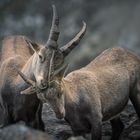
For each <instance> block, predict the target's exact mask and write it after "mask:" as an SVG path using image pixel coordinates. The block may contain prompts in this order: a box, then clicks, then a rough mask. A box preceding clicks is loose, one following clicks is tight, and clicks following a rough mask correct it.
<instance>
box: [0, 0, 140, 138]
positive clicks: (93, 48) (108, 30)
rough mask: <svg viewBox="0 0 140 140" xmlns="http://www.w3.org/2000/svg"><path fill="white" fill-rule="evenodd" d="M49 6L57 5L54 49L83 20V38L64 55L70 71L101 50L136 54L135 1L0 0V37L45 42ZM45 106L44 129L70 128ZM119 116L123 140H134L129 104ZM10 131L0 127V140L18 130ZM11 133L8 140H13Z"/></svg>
mask: <svg viewBox="0 0 140 140" xmlns="http://www.w3.org/2000/svg"><path fill="white" fill-rule="evenodd" d="M52 4H55V5H56V7H57V10H58V13H59V17H60V32H61V33H60V38H59V47H61V46H63V45H65V44H66V43H67V42H69V41H70V40H71V39H72V38H73V37H74V36H75V34H76V33H77V32H79V30H80V29H81V28H82V21H83V20H84V21H85V22H86V23H87V32H86V34H85V36H84V38H83V39H82V41H81V42H80V44H79V45H78V46H77V47H76V49H74V50H73V51H72V53H71V54H70V55H69V56H68V58H67V61H68V62H69V63H70V65H69V71H72V70H74V69H77V68H80V67H82V66H85V65H86V64H88V63H89V62H90V61H91V60H93V59H94V58H95V57H96V56H97V55H98V54H100V53H101V52H102V51H103V50H105V49H107V48H110V47H114V46H115V47H116V46H122V47H126V48H129V49H131V50H132V51H134V52H135V53H136V54H137V55H140V0H0V41H2V40H3V38H4V37H6V36H9V35H25V36H27V37H28V38H30V39H31V40H32V41H35V42H38V43H42V44H45V43H46V41H47V38H48V34H49V30H50V27H51V21H52V7H51V5H52ZM48 108H49V107H48ZM49 109H50V108H49ZM49 109H44V112H43V114H44V115H43V116H44V122H45V124H46V131H47V132H48V133H51V134H55V135H62V133H59V132H62V131H63V130H69V129H70V128H68V129H67V127H66V126H65V124H64V123H62V122H59V121H58V120H56V118H55V115H54V114H53V112H51V111H52V110H51V111H50V110H49ZM52 114H53V115H52ZM52 116H53V117H52ZM121 117H122V120H123V121H124V123H125V126H126V128H127V129H126V132H127V133H126V132H125V133H124V134H123V138H122V140H132V139H133V140H138V139H139V138H137V137H138V136H139V132H140V125H139V123H137V122H136V123H135V124H136V125H133V127H132V124H134V123H133V122H135V121H137V116H136V113H135V111H134V109H133V107H132V106H131V105H130V104H129V105H128V106H127V108H126V109H125V111H124V112H123V113H122V116H121ZM54 120H55V121H54ZM135 126H136V127H135ZM103 127H104V129H103V135H104V137H106V138H104V140H108V139H109V137H110V135H111V128H110V125H109V124H108V123H105V125H104V126H103ZM17 128H18V127H17ZM128 128H130V129H128ZM10 130H12V131H9V128H8V129H7V128H6V131H4V133H3V132H2V131H1V130H0V140H4V139H3V137H2V136H7V131H8V132H11V133H9V137H8V138H9V139H11V135H12V136H14V135H15V132H18V131H16V129H13V127H11V129H10ZM18 130H19V131H20V129H18ZM22 130H23V129H22ZM131 130H135V131H132V132H131ZM13 131H14V132H13ZM1 133H2V134H1ZM10 134H11V135H10ZM13 134H14V135H13ZM18 134H20V133H19V132H18ZM128 135H129V136H128ZM21 136H22V134H21ZM15 137H16V138H15V139H14V138H13V140H17V138H18V137H17V135H15ZM134 137H135V138H134ZM139 137H140V136H139ZM8 138H7V139H6V140H9V139H8ZM24 140H25V139H24ZM34 140H36V139H34ZM41 140H44V139H41ZM72 140H81V139H72ZM82 140H83V139H82Z"/></svg>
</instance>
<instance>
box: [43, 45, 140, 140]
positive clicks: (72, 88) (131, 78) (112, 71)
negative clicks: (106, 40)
mask: <svg viewBox="0 0 140 140" xmlns="http://www.w3.org/2000/svg"><path fill="white" fill-rule="evenodd" d="M63 70H64V69H62V70H61V71H59V72H58V73H57V74H56V75H55V76H54V78H53V80H54V82H53V83H52V85H50V87H49V88H48V90H47V91H46V93H45V92H44V96H45V98H46V101H48V102H50V104H51V105H52V107H53V109H54V111H55V113H56V116H57V117H58V118H63V117H64V118H65V119H66V120H67V121H68V122H69V124H70V125H71V128H72V130H73V132H74V134H75V135H84V134H86V133H90V132H91V134H92V140H101V130H102V121H107V120H110V121H111V124H112V129H113V134H112V140H117V139H118V138H119V136H120V133H121V131H122V129H123V124H122V122H121V120H120V118H119V113H121V111H122V110H123V109H124V107H125V106H126V104H127V102H128V100H129V98H130V100H131V101H132V103H133V105H134V108H135V110H136V112H137V114H138V116H139V118H140V59H139V58H138V57H137V56H135V55H134V54H133V53H131V52H130V51H128V50H127V49H123V48H112V49H108V50H106V51H105V52H103V53H102V54H101V55H99V56H98V57H97V58H96V59H95V60H93V61H92V62H91V63H90V64H88V65H87V66H86V67H84V68H82V69H79V70H76V71H73V72H71V73H69V74H68V75H67V76H66V77H65V78H63ZM42 95H43V94H42ZM115 130H116V131H115Z"/></svg>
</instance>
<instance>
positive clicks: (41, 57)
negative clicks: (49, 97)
mask: <svg viewBox="0 0 140 140" xmlns="http://www.w3.org/2000/svg"><path fill="white" fill-rule="evenodd" d="M58 25H59V18H58V15H57V12H56V8H55V6H53V21H52V27H51V30H50V35H49V39H48V41H47V43H46V45H45V46H43V47H40V49H39V50H35V49H34V47H33V45H32V44H31V43H30V42H29V41H27V43H28V44H29V46H30V47H31V48H32V49H33V50H34V51H35V52H36V53H35V54H34V57H33V62H34V63H33V70H34V73H33V74H34V78H35V82H34V81H31V80H30V79H28V78H27V77H26V76H25V75H24V74H23V73H21V72H19V71H18V73H19V74H20V76H21V77H22V78H23V79H24V80H25V81H26V82H27V83H28V84H30V85H31V87H29V88H28V89H26V90H25V91H23V92H22V94H30V93H36V92H35V91H37V92H41V90H44V89H46V88H47V87H49V85H50V82H51V79H50V78H51V77H52V76H51V75H52V74H53V73H54V72H55V71H57V70H58V69H59V68H60V67H61V66H62V65H63V62H64V58H65V57H66V56H67V55H68V54H69V53H70V51H71V50H72V49H73V48H75V47H76V46H77V45H78V43H79V42H80V40H81V39H82V37H83V36H84V34H85V31H86V24H85V23H84V22H83V28H82V29H81V31H80V32H79V33H78V34H77V35H76V36H75V37H74V38H73V39H72V40H71V41H70V42H69V43H68V44H66V45H65V46H63V47H61V48H58V44H57V40H58V37H59V29H58Z"/></svg>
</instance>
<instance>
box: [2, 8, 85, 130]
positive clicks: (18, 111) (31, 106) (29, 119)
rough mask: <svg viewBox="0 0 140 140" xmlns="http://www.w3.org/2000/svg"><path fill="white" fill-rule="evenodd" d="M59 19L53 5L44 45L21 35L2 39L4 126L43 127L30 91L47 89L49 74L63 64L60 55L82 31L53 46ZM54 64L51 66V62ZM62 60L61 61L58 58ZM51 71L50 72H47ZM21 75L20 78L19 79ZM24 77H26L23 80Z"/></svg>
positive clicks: (76, 40) (64, 54)
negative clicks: (19, 124) (50, 22)
mask: <svg viewBox="0 0 140 140" xmlns="http://www.w3.org/2000/svg"><path fill="white" fill-rule="evenodd" d="M58 25H59V18H58V15H57V12H56V8H55V6H53V21H52V27H51V30H50V35H49V39H48V41H47V43H46V44H45V45H38V44H36V43H34V42H31V41H30V40H29V39H27V38H26V37H23V36H12V37H9V38H6V39H5V40H4V41H3V46H2V52H1V54H2V56H1V67H0V77H1V79H0V97H1V98H0V103H1V106H2V108H3V115H4V122H3V125H4V126H5V125H8V124H11V123H15V122H18V121H25V123H26V124H27V125H29V126H32V127H34V128H40V129H44V125H43V122H42V119H41V110H42V103H41V102H40V100H39V99H38V98H37V95H38V94H37V95H35V94H33V95H29V96H27V95H21V94H20V92H21V93H26V94H29V93H34V92H37V93H38V92H39V91H40V90H43V89H45V88H47V86H48V81H50V77H51V75H52V73H53V71H52V70H54V72H55V70H57V69H58V68H59V67H60V66H61V65H63V59H64V57H65V56H66V55H67V54H68V53H69V52H70V51H71V50H72V49H73V48H74V47H75V46H76V45H77V44H78V43H79V41H80V40H81V38H82V36H83V34H84V32H85V30H84V29H85V25H84V26H83V28H82V30H81V31H80V32H79V33H78V34H77V35H76V36H75V38H74V39H72V40H71V41H70V42H69V43H68V44H66V45H65V46H63V47H61V48H60V49H59V48H58V47H57V46H58V45H57V40H58V36H59V30H58ZM52 58H53V60H56V61H57V63H54V65H53V66H52V65H51V61H52ZM61 60H62V61H61ZM50 71H51V73H50ZM21 77H22V78H21ZM25 77H28V78H29V79H30V80H26V79H25Z"/></svg>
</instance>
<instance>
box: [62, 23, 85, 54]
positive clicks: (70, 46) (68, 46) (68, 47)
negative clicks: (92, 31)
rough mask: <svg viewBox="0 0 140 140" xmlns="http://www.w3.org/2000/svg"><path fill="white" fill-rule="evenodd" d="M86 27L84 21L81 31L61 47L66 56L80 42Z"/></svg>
mask: <svg viewBox="0 0 140 140" xmlns="http://www.w3.org/2000/svg"><path fill="white" fill-rule="evenodd" d="M86 27H87V26H86V23H85V22H84V21H83V27H82V29H81V30H80V32H79V33H78V34H77V35H76V36H75V37H74V38H73V39H72V40H71V41H70V42H69V43H67V44H66V45H65V46H63V47H61V48H60V50H61V51H62V53H63V54H64V56H67V55H68V54H69V53H70V52H71V51H72V49H74V48H75V47H76V46H77V45H78V44H79V42H80V40H81V39H82V37H83V36H84V34H85V32H86Z"/></svg>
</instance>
